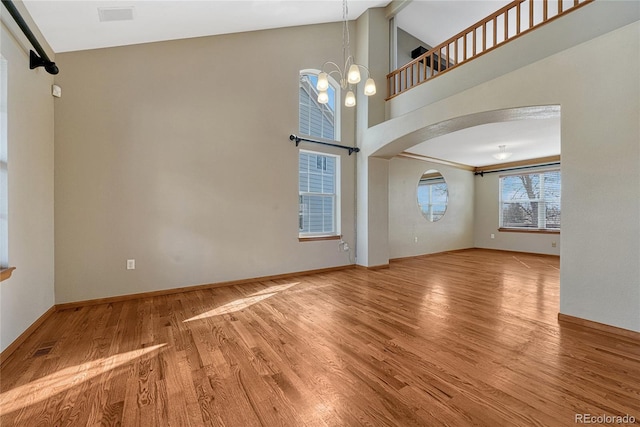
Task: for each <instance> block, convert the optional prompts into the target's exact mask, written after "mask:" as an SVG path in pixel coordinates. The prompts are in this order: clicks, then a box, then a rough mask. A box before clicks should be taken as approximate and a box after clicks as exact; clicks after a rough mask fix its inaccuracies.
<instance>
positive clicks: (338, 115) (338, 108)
mask: <svg viewBox="0 0 640 427" xmlns="http://www.w3.org/2000/svg"><path fill="white" fill-rule="evenodd" d="M320 72H321V71H320V70H316V69H311V68H310V69H305V70H300V73H299V74H298V92H300V81H301V79H302V76H303V75H304V74H311V75H315V76H316V77H317V76H318V74H320ZM327 79H328V80H329V84H330V85H331V87H332V88H333V90H334V91H335V101H334V104H335V111H334V112H333V115H334V117H333V133H334V135H333V139H328V138H323V137H321V136H318V135H309V134H303V133H302V132H301V131H300V121H301V120H302V117H300V94H299V93H298V131H299V132H300V135H301V136H306V137H309V138H314V139H318V140H320V141H327V142H340V137H341V135H342V133H341V131H340V129H341V126H340V122H341V120H340V119H341V117H342V116H341V102H340V100H341V99H342V98H341V93H340V84H339V83H338V81H337V80H336V79H334V78H333V77H331V76H327ZM312 89H313V90H314V91H315V90H316V89H315V87H312Z"/></svg>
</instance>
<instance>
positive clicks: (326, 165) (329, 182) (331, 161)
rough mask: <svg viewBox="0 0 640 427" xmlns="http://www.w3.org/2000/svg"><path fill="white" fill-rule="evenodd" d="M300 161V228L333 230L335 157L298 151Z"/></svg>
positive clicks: (305, 231) (313, 231) (317, 231)
mask: <svg viewBox="0 0 640 427" xmlns="http://www.w3.org/2000/svg"><path fill="white" fill-rule="evenodd" d="M299 161H300V169H299V173H298V178H299V184H298V188H299V191H300V194H299V204H300V206H299V218H298V222H299V224H298V228H299V232H300V234H335V232H336V212H335V200H336V187H337V182H336V174H335V171H336V166H337V158H336V157H335V156H330V155H322V154H315V153H309V152H304V151H301V152H300V160H299Z"/></svg>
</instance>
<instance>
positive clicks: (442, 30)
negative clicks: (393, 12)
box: [396, 0, 511, 46]
mask: <svg viewBox="0 0 640 427" xmlns="http://www.w3.org/2000/svg"><path fill="white" fill-rule="evenodd" d="M509 3H511V1H510V0H428V1H427V0H414V1H412V2H411V3H409V4H408V5H407V6H406V7H405V8H404V9H402V10H401V11H400V13H398V15H397V16H396V23H397V25H398V27H400V28H402V29H403V30H405V31H406V32H408V33H409V34H411V35H413V36H414V37H416V38H418V39H420V40H422V41H423V42H425V43H426V44H428V45H430V46H436V45H438V44H440V43H442V42H443V41H445V40H447V39H448V38H450V37H453V36H454V35H456V34H458V33H459V32H460V31H462V30H464V29H466V28H468V27H470V26H472V25H473V24H475V23H476V22H478V21H479V20H481V19H482V18H485V17H487V16H489V15H491V14H492V13H493V12H495V11H497V10H498V9H500V8H501V7H503V6H505V5H507V4H509Z"/></svg>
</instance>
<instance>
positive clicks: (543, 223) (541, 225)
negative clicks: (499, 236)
mask: <svg viewBox="0 0 640 427" xmlns="http://www.w3.org/2000/svg"><path fill="white" fill-rule="evenodd" d="M549 172H559V173H560V180H561V181H560V182H561V183H562V171H561V169H559V168H553V169H540V170H532V171H529V172H514V173H510V174H504V175H500V176H499V178H498V216H499V218H498V220H499V227H500V228H501V229H505V230H514V231H531V232H536V231H539V232H560V230H561V228H562V219H561V220H560V227H557V228H556V227H553V228H547V217H546V204H547V203H548V202H553V203H561V201H562V193H560V197H558V199H557V200H556V199H553V200H550V199H548V198H545V197H544V179H540V188H539V190H538V194H539V195H540V196H541V197H538V198H537V199H527V201H528V202H529V203H531V202H534V203H538V227H525V226H513V225H507V226H505V225H504V215H503V205H504V204H505V203H521V202H523V201H524V200H518V201H503V200H502V193H503V192H502V190H503V179H504V178H508V177H513V176H521V175H544V174H545V173H549ZM560 206H562V205H560ZM560 212H561V213H560V215H562V207H561V208H560ZM561 218H562V216H561Z"/></svg>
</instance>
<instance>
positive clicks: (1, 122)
mask: <svg viewBox="0 0 640 427" xmlns="http://www.w3.org/2000/svg"><path fill="white" fill-rule="evenodd" d="M8 73H9V67H8V63H7V60H6V59H5V58H4V56H2V55H0V96H1V99H0V269H5V268H8V267H9V156H8V139H7V138H8V136H7V135H8V134H7V123H8V120H7V115H8V108H9V104H8V97H7V88H8V84H7V80H8V78H9V77H8Z"/></svg>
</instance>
